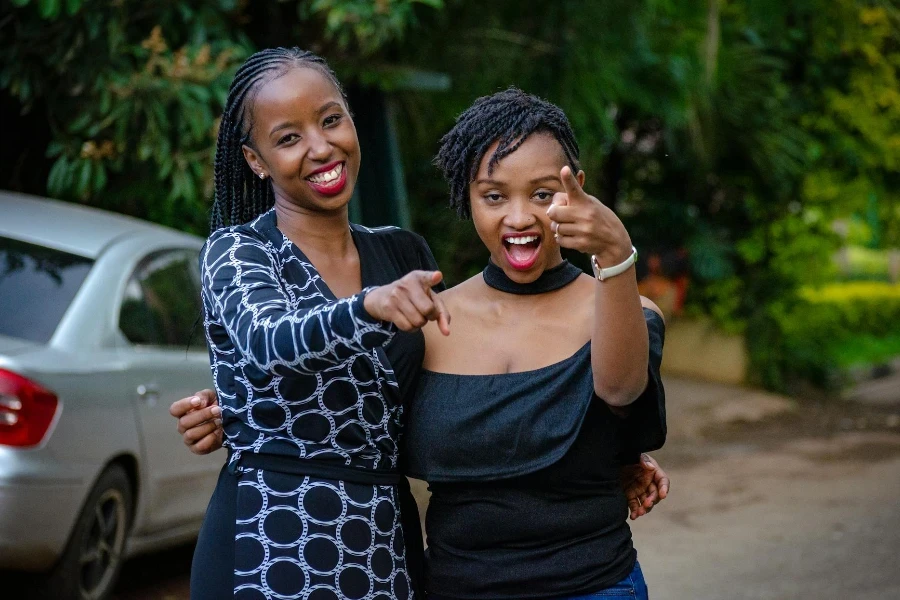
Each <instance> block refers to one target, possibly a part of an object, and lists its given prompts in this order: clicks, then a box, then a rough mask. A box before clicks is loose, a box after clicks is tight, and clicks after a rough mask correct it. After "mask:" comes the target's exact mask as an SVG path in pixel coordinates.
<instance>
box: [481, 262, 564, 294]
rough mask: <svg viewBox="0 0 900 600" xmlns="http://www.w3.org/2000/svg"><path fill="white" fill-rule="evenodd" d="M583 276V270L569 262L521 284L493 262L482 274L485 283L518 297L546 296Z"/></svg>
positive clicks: (562, 263)
mask: <svg viewBox="0 0 900 600" xmlns="http://www.w3.org/2000/svg"><path fill="white" fill-rule="evenodd" d="M580 276H581V269H579V268H578V267H576V266H574V265H572V264H571V263H570V262H568V261H561V262H560V263H559V264H558V265H556V266H554V267H552V268H550V269H547V270H546V271H544V272H543V273H541V274H540V276H539V277H538V278H537V279H535V280H534V281H531V282H528V283H519V282H517V281H513V280H512V279H510V278H509V277H508V276H507V275H506V273H504V272H503V269H501V268H500V267H498V266H497V265H496V264H495V263H494V262H493V261H490V262H488V265H487V267H485V269H484V271H483V272H482V277H483V278H484V282H485V283H486V284H487V285H488V286H489V287H492V288H494V289H495V290H499V291H501V292H504V293H506V294H514V295H517V296H531V295H534V294H545V293H547V292H553V291H556V290H558V289H560V288H563V287H565V286H567V285H569V284H570V283H572V282H573V281H575V280H576V279H578V277H580Z"/></svg>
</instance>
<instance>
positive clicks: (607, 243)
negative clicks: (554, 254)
mask: <svg viewBox="0 0 900 600" xmlns="http://www.w3.org/2000/svg"><path fill="white" fill-rule="evenodd" d="M560 178H561V179H562V182H563V186H564V187H565V190H566V192H565V193H557V194H555V195H554V197H553V205H552V206H551V207H550V209H549V210H548V211H547V214H548V215H549V216H550V218H551V219H552V221H553V223H555V225H551V227H553V228H554V233H556V234H557V241H558V243H559V245H560V246H562V247H563V248H572V249H574V250H579V251H581V252H584V253H586V254H591V255H594V256H595V257H596V262H597V264H598V265H599V266H600V267H603V268H608V267H612V266H615V265H619V264H621V263H623V262H624V261H626V260H627V259H628V258H629V257H630V256H631V254H632V246H631V237H630V236H629V235H628V231H627V230H626V229H625V226H624V225H623V224H622V221H621V220H620V219H619V217H617V216H616V214H615V213H614V212H613V211H612V210H610V209H609V207H607V206H605V205H604V204H603V203H602V202H600V201H599V200H598V199H597V198H595V197H593V196H591V195H589V194H587V193H585V191H584V190H583V189H582V187H581V185H582V184H583V183H584V171H579V173H578V177H577V178H576V176H575V175H574V174H573V173H572V170H571V169H570V168H569V167H563V169H562V171H561V172H560ZM594 298H595V300H594V303H595V306H594V330H593V332H592V335H591V366H592V368H593V373H594V391H595V392H596V394H597V396H599V397H600V398H602V399H603V401H604V402H606V403H607V404H609V405H610V406H615V407H621V406H628V405H629V404H631V403H632V402H634V401H635V400H636V399H637V398H638V396H640V395H641V392H643V391H644V388H646V387H647V380H648V376H647V364H648V351H649V341H648V336H647V323H646V321H645V319H644V313H643V310H642V307H641V296H640V294H639V293H638V287H637V278H636V276H635V272H634V268H629V269H628V270H626V271H625V272H623V273H620V274H619V275H615V276H613V277H610V278H608V279H606V280H605V281H597V282H596V283H595V292H594Z"/></svg>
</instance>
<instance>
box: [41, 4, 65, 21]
mask: <svg viewBox="0 0 900 600" xmlns="http://www.w3.org/2000/svg"><path fill="white" fill-rule="evenodd" d="M61 8H62V0H38V10H39V11H40V13H41V16H42V17H44V18H45V19H55V18H56V17H58V16H59V11H60V9H61Z"/></svg>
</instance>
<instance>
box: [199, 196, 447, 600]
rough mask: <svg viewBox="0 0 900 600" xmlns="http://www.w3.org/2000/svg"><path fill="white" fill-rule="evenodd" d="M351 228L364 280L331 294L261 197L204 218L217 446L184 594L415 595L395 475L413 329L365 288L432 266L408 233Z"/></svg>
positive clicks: (416, 344) (416, 363)
mask: <svg viewBox="0 0 900 600" xmlns="http://www.w3.org/2000/svg"><path fill="white" fill-rule="evenodd" d="M351 234H352V236H353V240H354V242H355V244H356V246H357V249H358V251H359V255H360V268H361V271H362V281H363V286H364V289H363V291H362V292H360V293H359V294H356V295H355V296H352V297H349V298H342V299H338V298H336V297H335V296H334V294H333V293H332V292H331V291H330V290H329V289H328V287H327V286H326V285H325V282H324V281H323V280H322V279H321V278H320V277H319V274H318V272H317V271H316V269H315V267H313V265H312V264H311V263H310V261H309V260H308V259H307V258H306V257H305V256H304V255H303V253H302V252H301V251H300V249H299V248H298V247H297V246H296V245H294V244H293V243H292V242H291V241H290V240H288V239H287V237H285V236H284V234H282V233H281V231H280V230H279V229H278V228H277V226H276V216H275V212H274V210H272V211H269V212H267V213H265V214H263V215H262V216H260V217H259V218H257V219H256V220H255V221H253V222H252V223H250V224H247V225H242V226H238V227H231V228H225V229H221V230H219V231H217V232H215V233H214V234H213V235H211V236H210V238H209V240H208V241H207V244H206V246H205V247H204V249H203V251H202V252H201V256H200V266H201V276H202V284H203V306H204V313H205V319H204V326H205V331H206V338H207V343H208V345H209V351H210V362H211V366H212V373H213V378H214V384H215V388H216V392H217V393H218V396H219V402H220V404H221V405H222V409H223V416H222V419H223V427H224V430H225V435H226V440H225V446H226V448H227V449H228V453H229V457H228V464H227V465H226V467H225V469H223V472H222V474H221V475H220V477H219V484H218V486H217V488H216V491H215V493H214V495H213V498H212V499H211V501H210V506H209V509H208V512H207V517H206V520H205V521H204V524H203V529H202V530H201V533H200V538H199V540H198V544H197V550H196V551H195V558H194V565H193V569H192V575H191V597H192V598H195V599H198V598H202V599H206V598H215V599H221V598H225V597H232V594H233V596H234V597H235V598H241V599H263V598H266V599H287V598H302V599H304V600H306V599H308V600H324V599H326V598H357V599H363V598H364V599H366V600H391V599H397V600H404V599H406V598H410V597H412V596H413V580H412V577H411V575H412V573H411V571H413V570H414V567H415V564H417V563H418V558H419V556H418V553H419V551H420V550H419V546H418V542H419V541H420V539H421V538H420V537H419V538H418V539H416V538H417V536H420V533H419V532H418V531H416V528H415V525H417V523H418V515H417V514H410V513H415V505H414V503H413V504H411V496H409V491H408V487H405V486H404V485H403V484H404V483H405V480H404V479H402V477H399V475H398V474H397V473H398V468H399V464H398V461H399V452H398V450H399V445H400V433H401V430H402V423H403V413H404V403H403V399H404V397H405V396H407V395H408V394H409V392H410V391H411V390H412V389H414V386H415V381H414V380H415V378H416V377H417V375H418V371H419V367H420V365H421V359H422V355H423V353H424V338H423V336H422V334H421V333H420V332H419V333H416V334H405V333H402V332H396V331H395V329H394V328H393V326H392V325H390V324H388V323H384V322H381V321H378V320H375V319H373V318H372V317H371V316H370V315H368V314H367V313H366V311H365V309H364V308H363V299H364V297H365V294H366V293H367V291H368V290H369V289H370V288H371V286H377V285H383V284H386V283H390V282H391V281H394V280H396V279H398V278H400V277H402V276H403V275H405V274H406V273H408V272H409V271H412V270H415V269H429V270H430V269H434V268H436V267H435V263H434V258H433V257H432V255H431V252H430V250H429V249H428V246H427V244H425V242H424V240H423V239H422V238H421V237H420V236H418V235H416V234H413V233H411V232H407V231H403V230H401V229H398V228H394V227H390V228H379V229H368V228H364V227H360V226H357V225H351ZM372 477H374V479H373V478H372ZM379 478H380V479H379ZM401 504H403V505H404V508H405V509H406V512H407V517H410V518H407V519H406V524H407V535H406V536H404V527H403V526H402V525H403V523H402V522H401V521H402V519H401V517H402V516H403V515H402V512H403V511H402V510H401ZM410 524H413V525H414V527H412V528H411V527H410ZM411 529H412V533H410V530H411ZM406 537H408V538H409V544H407V543H406V539H405V538H406ZM407 546H408V547H407Z"/></svg>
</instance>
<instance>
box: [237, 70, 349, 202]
mask: <svg viewBox="0 0 900 600" xmlns="http://www.w3.org/2000/svg"><path fill="white" fill-rule="evenodd" d="M250 119H251V124H252V129H251V132H250V133H251V139H252V145H245V146H244V148H243V149H244V157H245V158H246V159H247V163H248V164H249V165H250V168H251V169H253V171H254V172H255V173H256V174H257V175H259V174H260V173H264V174H265V175H266V176H267V177H271V179H272V187H273V189H274V191H275V198H276V202H288V203H290V204H291V205H293V206H294V207H299V208H301V209H305V210H310V211H316V212H319V211H333V210H340V209H345V207H346V206H347V203H348V202H349V201H350V196H352V194H353V188H354V186H355V185H356V178H357V175H358V174H359V162H360V152H359V140H358V138H357V136H356V127H355V126H354V124H353V119H351V118H350V113H349V111H348V109H347V106H346V104H345V103H344V99H343V97H342V96H341V93H340V91H338V89H337V88H336V87H335V86H334V85H333V84H332V83H331V81H329V80H328V78H326V77H325V76H324V75H323V74H322V73H320V72H319V71H317V70H316V69H314V68H309V67H298V68H294V69H291V70H289V71H288V72H286V73H284V74H283V75H281V76H280V77H277V78H275V79H273V80H271V81H269V82H267V83H265V84H263V85H262V86H261V87H260V88H259V90H258V91H257V94H256V97H255V98H254V99H253V102H252V107H251V115H250Z"/></svg>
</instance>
